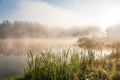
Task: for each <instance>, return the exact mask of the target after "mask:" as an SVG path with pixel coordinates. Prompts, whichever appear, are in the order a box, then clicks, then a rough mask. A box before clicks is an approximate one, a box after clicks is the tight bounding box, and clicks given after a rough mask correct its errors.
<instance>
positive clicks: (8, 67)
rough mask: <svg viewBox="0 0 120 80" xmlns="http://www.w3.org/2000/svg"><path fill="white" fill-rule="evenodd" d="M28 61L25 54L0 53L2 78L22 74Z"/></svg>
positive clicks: (0, 75)
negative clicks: (7, 54)
mask: <svg viewBox="0 0 120 80" xmlns="http://www.w3.org/2000/svg"><path fill="white" fill-rule="evenodd" d="M25 62H26V56H25V55H9V56H6V55H3V54H0V80H2V79H3V78H6V77H10V76H17V75H22V74H23V73H24V67H23V65H24V66H25Z"/></svg>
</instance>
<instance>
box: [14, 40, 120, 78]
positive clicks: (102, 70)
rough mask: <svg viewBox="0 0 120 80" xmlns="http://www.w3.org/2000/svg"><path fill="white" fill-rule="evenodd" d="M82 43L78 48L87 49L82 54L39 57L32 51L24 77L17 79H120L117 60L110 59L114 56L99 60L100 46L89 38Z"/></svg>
mask: <svg viewBox="0 0 120 80" xmlns="http://www.w3.org/2000/svg"><path fill="white" fill-rule="evenodd" d="M81 42H82V45H81V44H80V43H79V46H83V48H84V49H83V50H82V51H81V52H79V51H75V50H72V49H67V50H63V51H58V52H53V51H44V52H40V53H39V54H37V55H33V54H34V53H33V52H29V53H28V55H27V56H28V58H27V68H26V69H25V74H24V76H22V77H21V78H15V80H119V79H120V72H119V71H120V70H118V67H116V66H118V63H117V64H116V63H115V61H116V60H114V59H113V58H111V57H110V56H111V55H113V53H111V54H110V55H108V56H103V57H102V58H96V55H95V54H96V52H95V51H96V50H98V49H100V51H101V52H102V48H100V47H101V45H100V44H99V43H97V42H95V41H93V40H89V39H86V38H85V40H84V39H83V41H81ZM98 44H99V45H98ZM116 49H118V48H116ZM116 49H115V50H116ZM86 54H87V55H86ZM115 59H116V58H115ZM117 60H118V57H117ZM116 68H117V69H116ZM13 80H14V79H13Z"/></svg>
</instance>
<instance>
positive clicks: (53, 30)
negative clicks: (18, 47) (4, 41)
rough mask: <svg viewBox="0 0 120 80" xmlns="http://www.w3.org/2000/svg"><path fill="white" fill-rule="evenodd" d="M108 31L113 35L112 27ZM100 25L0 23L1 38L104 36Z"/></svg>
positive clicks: (5, 21)
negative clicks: (66, 26) (57, 25)
mask: <svg viewBox="0 0 120 80" xmlns="http://www.w3.org/2000/svg"><path fill="white" fill-rule="evenodd" d="M106 31H108V33H109V34H110V35H111V32H112V33H113V31H112V28H109V29H108V30H106ZM103 35H104V33H103V32H102V30H101V29H100V27H96V26H72V27H69V28H63V27H49V26H47V25H42V24H40V23H37V22H23V21H14V22H10V21H8V20H4V21H3V22H2V23H0V38H56V37H83V36H97V37H98V36H103Z"/></svg>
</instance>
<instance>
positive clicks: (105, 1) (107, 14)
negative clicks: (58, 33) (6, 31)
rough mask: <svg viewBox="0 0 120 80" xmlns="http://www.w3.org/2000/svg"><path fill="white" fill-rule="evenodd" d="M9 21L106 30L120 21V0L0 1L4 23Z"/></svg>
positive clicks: (0, 15) (1, 16)
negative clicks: (90, 26) (94, 26)
mask: <svg viewBox="0 0 120 80" xmlns="http://www.w3.org/2000/svg"><path fill="white" fill-rule="evenodd" d="M5 19H8V20H11V21H14V20H22V21H27V20H29V21H39V22H40V23H41V24H46V25H50V26H56V25H58V26H73V25H99V26H101V27H102V28H103V29H104V28H105V27H106V26H109V25H114V24H117V23H119V22H120V0H0V21H2V20H5Z"/></svg>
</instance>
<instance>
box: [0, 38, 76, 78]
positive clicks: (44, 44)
mask: <svg viewBox="0 0 120 80" xmlns="http://www.w3.org/2000/svg"><path fill="white" fill-rule="evenodd" d="M76 41H77V38H70V39H65V38H64V39H61V38H58V39H57V38H56V39H0V80H2V79H3V78H6V77H9V76H17V75H22V74H23V73H24V66H23V65H25V62H26V56H25V54H26V53H27V52H28V51H29V50H31V51H33V52H40V51H43V50H46V49H49V48H53V49H60V48H65V47H71V46H72V45H74V44H75V43H76ZM16 54H18V55H16Z"/></svg>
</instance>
